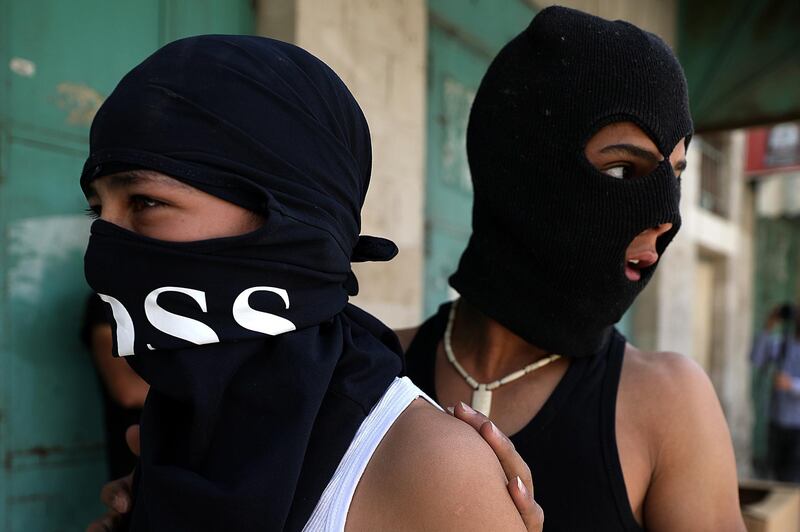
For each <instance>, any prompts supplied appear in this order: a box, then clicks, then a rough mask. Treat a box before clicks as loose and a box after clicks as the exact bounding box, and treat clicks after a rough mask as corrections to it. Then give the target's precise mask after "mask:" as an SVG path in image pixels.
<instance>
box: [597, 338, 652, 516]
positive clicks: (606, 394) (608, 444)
mask: <svg viewBox="0 0 800 532" xmlns="http://www.w3.org/2000/svg"><path fill="white" fill-rule="evenodd" d="M625 345H626V340H625V337H624V336H622V335H621V334H620V333H619V332H618V331H617V330H616V329H615V330H614V332H613V334H612V337H611V341H610V342H609V346H608V356H607V357H606V371H605V376H604V378H603V388H602V392H601V393H602V395H601V405H602V406H601V416H602V421H601V431H602V432H601V441H602V446H603V455H604V457H605V461H606V464H607V468H606V470H607V471H608V476H609V481H610V483H611V491H612V493H613V496H614V501H615V503H616V507H617V513H618V514H619V518H620V522H621V523H623V525H624V526H625V530H626V531H630V532H641V531H642V530H643V529H642V527H641V526H639V523H637V522H636V517H635V516H634V515H633V510H632V509H631V503H630V501H629V500H628V490H627V488H626V487H625V477H624V476H623V474H622V464H621V463H620V460H619V449H618V447H617V430H616V427H617V422H616V412H617V392H618V390H619V380H620V375H621V374H622V361H623V359H624V357H625Z"/></svg>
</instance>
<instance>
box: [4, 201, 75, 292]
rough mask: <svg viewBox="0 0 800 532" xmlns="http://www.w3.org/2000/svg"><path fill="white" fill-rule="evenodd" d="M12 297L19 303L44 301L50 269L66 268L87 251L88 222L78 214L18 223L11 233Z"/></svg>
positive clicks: (24, 220) (28, 219)
mask: <svg viewBox="0 0 800 532" xmlns="http://www.w3.org/2000/svg"><path fill="white" fill-rule="evenodd" d="M8 237H9V245H8V257H9V259H10V263H11V266H10V268H9V272H8V279H9V295H10V296H11V298H12V299H16V300H17V301H22V302H27V303H31V304H35V303H37V302H40V301H41V296H42V294H41V291H42V287H43V286H44V276H45V272H46V271H47V268H48V266H52V265H53V264H63V263H64V261H66V260H68V258H69V257H71V256H74V255H75V254H76V253H77V254H81V253H83V250H85V249H86V243H87V242H88V239H89V219H88V218H86V217H85V216H81V215H79V214H76V215H71V216H42V217H38V218H27V219H22V220H18V221H16V222H14V223H12V224H11V226H10V228H9V231H8Z"/></svg>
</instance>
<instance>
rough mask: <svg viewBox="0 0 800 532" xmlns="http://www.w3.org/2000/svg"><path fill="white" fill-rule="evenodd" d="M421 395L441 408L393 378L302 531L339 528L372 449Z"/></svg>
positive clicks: (336, 531) (330, 531)
mask: <svg viewBox="0 0 800 532" xmlns="http://www.w3.org/2000/svg"><path fill="white" fill-rule="evenodd" d="M418 397H422V398H423V399H425V400H427V401H428V402H429V403H431V404H432V405H434V406H436V408H439V409H441V408H440V407H439V406H438V405H437V404H436V403H435V402H434V401H433V400H432V399H431V398H430V397H428V396H427V395H425V393H424V392H423V391H422V390H420V389H419V388H417V386H416V385H415V384H414V383H413V382H411V380H410V379H409V378H408V377H403V378H402V379H400V378H396V379H395V380H394V382H393V383H392V384H391V385H390V386H389V388H388V389H387V390H386V392H385V393H384V394H383V397H381V399H380V401H378V403H377V404H376V405H375V406H374V407H373V408H372V410H371V411H370V413H369V414H368V415H367V417H366V418H365V419H364V421H363V422H362V423H361V426H360V427H359V429H358V431H357V432H356V435H355V438H353V441H352V442H350V447H348V448H347V451H346V452H345V453H344V456H343V457H342V461H341V462H339V466H338V467H337V468H336V472H335V473H334V474H333V477H332V478H331V480H330V482H329V483H328V486H327V487H326V488H325V491H323V492H322V496H321V497H320V499H319V502H318V503H317V506H316V508H314V512H313V513H312V514H311V518H310V519H309V520H308V522H307V523H306V526H305V527H303V532H343V531H344V525H345V522H346V521H347V512H348V510H349V509H350V503H351V502H352V501H353V494H354V493H355V491H356V487H357V486H358V482H359V481H360V480H361V475H363V474H364V470H365V469H366V468H367V463H369V460H370V458H372V455H373V453H375V449H377V448H378V445H379V444H380V443H381V440H383V437H384V436H385V435H386V433H387V432H388V431H389V428H390V427H391V426H392V425H393V424H394V422H395V421H396V420H397V418H398V417H400V414H402V413H403V412H404V411H405V409H406V408H407V407H408V405H410V404H411V403H412V402H413V401H414V400H415V399H416V398H418Z"/></svg>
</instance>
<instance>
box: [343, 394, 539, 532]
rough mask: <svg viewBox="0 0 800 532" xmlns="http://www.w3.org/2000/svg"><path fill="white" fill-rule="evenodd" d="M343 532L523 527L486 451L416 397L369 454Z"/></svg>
mask: <svg viewBox="0 0 800 532" xmlns="http://www.w3.org/2000/svg"><path fill="white" fill-rule="evenodd" d="M347 530H441V531H448V530H454V531H455V530H520V531H522V530H525V526H524V524H523V523H522V520H521V518H520V517H519V514H518V512H517V510H516V508H515V507H514V503H513V502H512V500H511V497H510V496H509V495H508V491H507V489H506V480H505V474H504V473H503V470H502V468H501V466H500V463H499V462H498V460H497V458H496V456H495V455H494V453H493V452H492V450H491V448H489V446H488V445H487V444H486V443H485V442H484V441H483V439H482V438H481V437H480V435H478V433H477V432H475V431H474V430H473V429H472V428H470V427H469V426H468V425H467V424H465V423H462V422H461V421H459V420H457V419H455V418H453V417H451V416H448V415H446V414H444V413H442V412H441V411H439V410H437V409H435V408H434V407H432V406H431V405H429V404H428V403H427V402H425V401H424V400H422V399H418V400H416V401H415V402H414V403H413V404H412V405H411V406H409V408H408V409H406V411H405V412H404V413H403V414H402V415H401V416H400V417H399V418H398V420H397V421H396V422H395V424H394V425H393V426H392V428H391V429H390V430H389V432H388V433H387V434H386V436H385V437H384V439H383V441H382V442H381V444H380V446H379V447H378V449H377V450H376V452H375V454H374V455H373V457H372V459H371V460H370V463H369V465H368V466H367V469H366V471H365V472H364V475H363V477H362V478H361V482H360V483H359V485H358V488H357V491H356V494H355V496H354V498H353V504H352V506H351V508H350V513H349V514H348V519H347Z"/></svg>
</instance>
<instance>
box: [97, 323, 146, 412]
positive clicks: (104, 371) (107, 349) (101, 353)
mask: <svg viewBox="0 0 800 532" xmlns="http://www.w3.org/2000/svg"><path fill="white" fill-rule="evenodd" d="M111 334H112V333H111V326H109V325H99V326H96V327H94V328H93V329H92V339H91V341H92V359H93V360H94V364H95V367H97V371H98V373H99V374H100V378H101V379H102V380H103V384H104V385H105V387H106V390H108V393H109V395H110V396H111V398H112V399H113V400H114V401H116V402H117V403H118V404H120V405H121V406H123V407H125V408H142V406H144V400H145V398H146V397H147V391H148V389H149V386H148V385H147V383H146V382H144V381H143V380H142V378H141V377H139V375H137V374H136V372H135V371H133V369H131V367H130V366H129V365H128V363H127V362H125V361H124V360H122V359H121V358H114V357H113V356H112V355H111V350H112V345H113V343H112V342H113V339H112V336H111Z"/></svg>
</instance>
